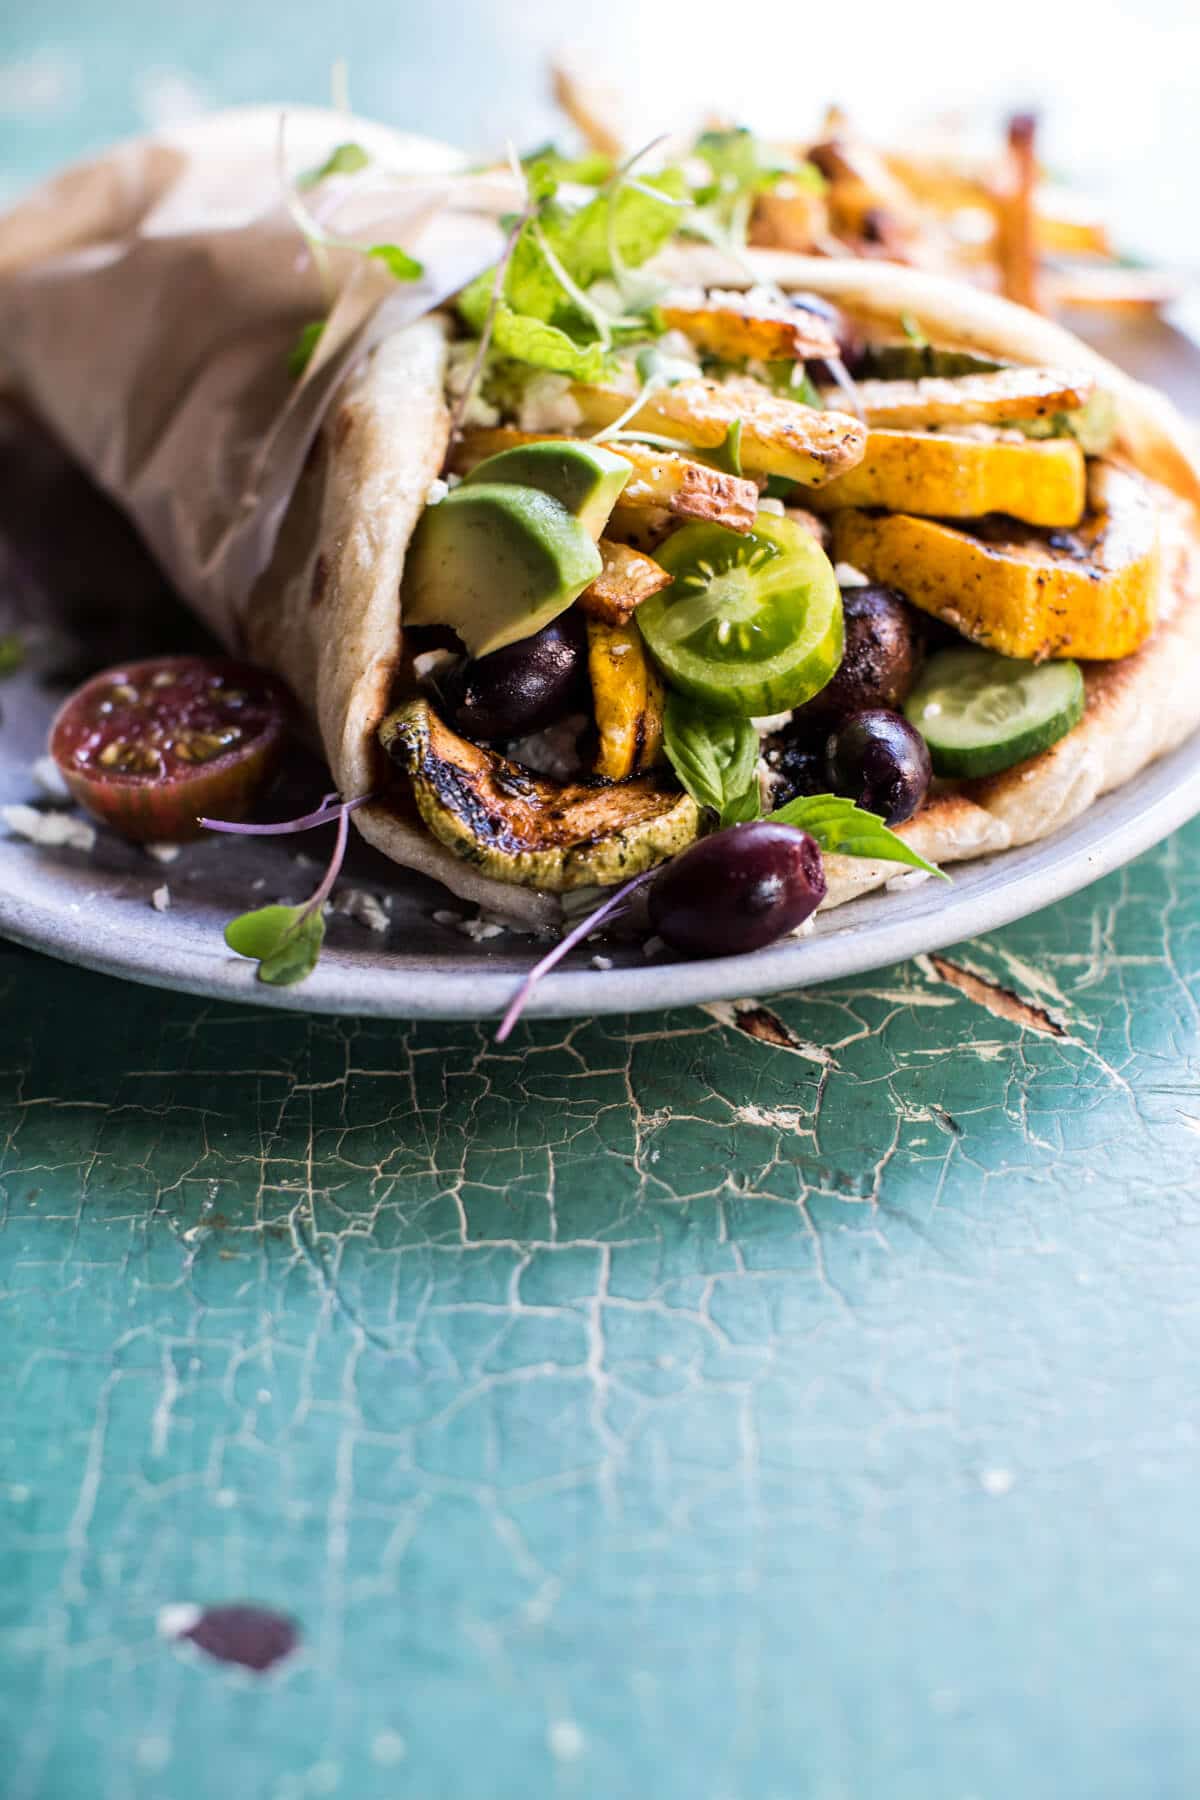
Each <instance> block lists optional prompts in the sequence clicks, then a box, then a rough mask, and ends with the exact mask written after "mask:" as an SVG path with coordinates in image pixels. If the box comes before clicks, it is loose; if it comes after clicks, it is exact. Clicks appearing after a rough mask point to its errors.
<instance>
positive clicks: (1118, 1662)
mask: <svg viewBox="0 0 1200 1800" xmlns="http://www.w3.org/2000/svg"><path fill="white" fill-rule="evenodd" d="M344 10H345V9H344ZM348 14H349V16H348V21H347V24H346V34H347V37H348V38H349V40H350V41H351V42H353V41H354V36H355V32H356V31H359V30H360V29H361V26H362V23H363V17H364V16H365V9H364V8H363V7H362V6H361V5H354V6H351V7H350V8H349V9H348ZM360 15H361V16H360ZM218 16H219V18H220V20H221V21H223V22H224V25H225V27H226V28H227V30H228V33H229V34H230V35H229V37H228V38H220V37H219V34H218V32H217V26H216V24H215V23H214V19H215V18H217V17H218ZM278 16H279V17H282V13H279V15H278ZM314 16H315V15H314ZM475 16H476V17H482V14H478V13H477V14H476V15H475ZM158 17H159V15H158V14H157V13H153V14H152V13H151V11H150V10H149V8H147V7H141V6H138V7H134V6H130V7H127V8H125V9H123V11H122V17H121V20H120V22H119V25H118V24H114V25H113V27H112V35H106V36H104V37H103V40H102V26H101V21H100V17H99V14H98V12H96V13H95V14H94V15H93V16H91V17H90V18H88V17H87V16H86V15H84V16H82V17H81V15H80V14H79V12H78V9H77V8H74V7H72V8H70V9H68V8H66V7H65V6H58V7H56V6H54V5H51V6H49V7H48V8H43V9H41V11H40V13H39V21H38V24H37V26H36V28H35V27H34V25H33V24H29V25H27V26H25V27H23V30H25V31H26V32H27V34H28V36H29V53H30V54H31V55H32V54H34V52H35V51H36V52H37V54H39V55H40V54H43V52H42V50H41V49H40V48H39V46H40V45H41V43H42V42H43V39H44V41H45V43H46V44H48V45H51V46H55V45H57V46H58V47H57V48H56V49H55V50H54V54H55V55H58V56H60V58H62V57H65V58H66V61H67V66H68V68H69V67H70V66H72V65H71V57H72V56H76V57H77V58H78V57H79V56H81V55H82V51H83V49H84V48H85V47H86V46H87V45H89V44H92V43H94V44H96V45H97V46H99V48H98V49H97V56H96V70H95V73H94V74H93V73H92V72H90V71H89V73H88V76H87V82H86V93H85V96H84V100H83V103H82V104H79V103H78V101H77V97H72V99H71V103H70V105H69V106H65V107H64V109H63V110H62V111H61V113H60V114H57V115H56V114H54V112H53V108H51V113H50V115H49V116H47V117H46V118H43V120H42V122H41V123H40V124H32V125H30V128H29V130H28V131H26V132H23V134H22V136H21V138H20V142H19V143H18V142H17V140H16V134H15V132H13V133H11V134H10V135H9V136H7V137H6V138H4V139H3V140H0V142H2V143H3V146H4V148H5V150H6V151H7V152H8V153H9V154H8V156H7V163H6V166H7V168H8V169H9V170H10V171H12V170H14V169H16V168H17V167H18V165H20V166H21V167H23V168H25V169H26V170H27V171H28V172H31V171H32V165H33V162H35V161H40V162H41V163H45V162H46V161H49V160H52V159H53V158H54V157H56V156H58V155H59V154H61V153H65V151H67V150H68V149H73V148H81V147H83V145H84V144H85V143H87V142H88V141H94V140H95V139H96V138H98V137H103V136H105V135H107V134H108V133H110V132H111V131H114V130H117V129H120V128H122V127H123V126H127V125H130V124H132V123H133V122H134V121H133V119H132V117H130V116H126V115H127V114H128V113H129V111H130V108H129V106H128V95H127V94H125V99H124V100H118V99H117V98H115V96H116V95H117V92H118V87H119V85H120V84H119V81H118V71H120V70H121V69H123V68H127V67H130V66H134V65H133V49H132V46H133V44H134V42H135V41H136V42H137V43H138V44H139V46H140V47H139V51H138V56H139V58H140V61H139V62H137V65H136V66H138V67H143V68H152V67H154V66H155V64H156V60H157V62H159V63H162V62H168V61H169V62H172V63H182V64H183V65H185V66H186V67H187V68H188V69H189V70H192V71H196V72H198V74H199V76H200V77H201V78H202V80H203V82H204V84H205V86H206V88H207V89H208V90H209V91H211V92H215V93H217V94H218V95H219V96H220V97H221V98H227V97H228V98H237V97H247V98H248V97H250V95H251V92H253V94H254V96H255V97H258V95H259V93H260V92H261V90H263V89H264V88H265V89H267V90H269V91H270V92H280V91H286V90H287V89H288V88H289V87H290V88H291V89H292V91H295V90H296V89H297V88H299V87H302V86H304V85H305V84H307V85H308V86H309V87H310V89H311V88H314V87H317V86H318V85H319V83H320V79H321V69H320V67H319V66H318V65H322V66H323V51H322V52H321V53H320V55H318V51H317V49H315V48H314V47H313V45H312V44H311V43H309V42H308V41H307V40H306V41H305V42H304V43H303V44H301V45H299V46H298V47H295V48H293V49H289V50H288V52H287V55H285V56H283V57H282V59H281V62H280V65H279V66H278V67H276V66H274V65H272V64H270V62H269V60H268V58H267V50H268V48H269V40H270V34H269V33H268V32H267V31H266V28H265V26H264V25H263V24H262V23H261V22H260V23H258V24H256V25H255V26H254V29H253V31H252V32H251V40H250V43H249V45H248V47H247V48H246V50H245V51H244V52H239V53H238V54H237V55H235V54H234V53H233V52H232V51H230V50H229V49H228V43H229V42H230V41H238V40H237V35H236V30H235V27H234V26H233V24H232V18H233V13H232V9H231V8H230V7H229V6H226V5H224V4H223V5H222V6H221V7H220V8H217V9H213V8H206V9H205V10H204V12H203V15H202V14H201V13H200V11H199V10H197V11H195V12H194V13H189V15H188V16H187V18H186V19H178V20H172V21H170V22H167V21H165V20H164V21H161V22H159V23H157V24H156V23H155V22H154V21H155V20H157V19H158ZM202 20H203V23H202ZM301 23H303V21H301ZM451 23H452V21H451V20H450V19H449V16H448V15H444V16H443V18H442V20H441V24H440V26H439V30H440V31H441V32H442V33H443V36H444V34H445V32H446V31H447V30H449V28H450V24H451ZM104 29H105V30H106V31H107V23H106V24H105V27H104ZM455 29H456V33H457V34H461V33H462V32H463V31H464V30H465V26H464V25H463V22H462V19H461V17H460V18H459V20H458V24H457V26H456V28H455ZM482 29H483V27H481V30H482ZM489 29H491V28H489ZM56 33H57V35H56ZM156 34H157V35H156ZM298 35H299V36H300V37H301V38H303V36H304V34H303V32H302V31H301V32H299V34H298ZM35 39H36V42H35ZM360 41H361V39H360ZM439 41H440V40H439ZM64 43H67V44H70V45H72V46H74V48H73V49H72V50H70V51H69V52H68V51H64V50H63V49H62V45H63V44H64ZM486 47H487V45H486V44H485V48H486ZM45 54H49V52H48V51H47V52H45ZM479 54H480V55H482V52H479ZM389 55H390V57H391V61H390V65H389V64H388V63H387V59H386V58H385V59H383V61H382V63H381V64H380V65H378V66H375V67H372V68H368V70H367V71H366V77H367V84H368V87H370V88H371V89H372V91H369V92H367V93H365V94H363V95H362V96H361V100H362V103H363V104H364V106H368V107H369V106H371V105H375V106H376V107H378V108H379V109H380V110H389V111H390V112H392V113H393V115H396V116H399V115H400V114H405V115H406V116H408V117H410V118H411V119H412V121H413V122H414V123H417V124H423V125H426V126H433V125H435V124H436V123H437V119H436V117H435V116H433V115H434V114H435V113H436V110H437V109H436V106H435V105H434V102H433V100H432V99H430V98H429V96H428V94H425V95H424V97H422V95H420V94H418V93H417V88H418V86H419V83H418V81H417V76H416V74H415V73H414V68H413V66H412V65H411V63H409V62H405V61H404V59H403V57H402V56H401V55H400V52H399V50H398V49H393V50H392V51H391V52H389ZM289 57H290V58H291V67H290V69H289V68H288V67H286V66H285V65H286V64H287V62H288V58H289ZM122 58H124V59H125V61H124V62H122ZM310 60H311V61H312V63H313V65H314V66H313V68H311V69H310V68H309V61H310ZM387 66H390V67H391V68H392V70H393V72H394V73H395V72H397V71H399V73H397V76H396V78H397V82H398V86H399V88H400V89H401V91H402V98H406V99H407V100H409V101H411V104H410V105H407V106H402V105H400V104H398V103H396V104H389V100H388V96H387V94H386V93H384V92H382V91H379V92H376V91H374V89H376V88H378V89H381V90H382V89H383V88H385V87H386V68H387ZM421 66H423V67H432V66H434V65H433V64H432V63H430V64H427V65H421ZM473 66H474V65H473ZM523 67H524V65H522V68H523ZM247 71H248V72H247ZM60 74H61V70H60ZM518 74H519V77H520V78H519V80H518V81H517V91H518V94H519V95H520V94H523V93H524V92H525V91H526V88H527V87H528V86H529V82H528V81H527V79H526V76H525V75H524V74H521V73H520V71H518ZM285 77H286V79H285ZM122 79H124V78H123V77H122ZM157 79H159V81H160V84H161V81H162V76H161V73H160V75H159V77H158V78H157ZM522 82H525V87H524V88H523V87H522V85H521V83H522ZM247 90H250V91H247ZM120 91H121V93H123V94H124V93H125V89H123V88H122V89H121V90H120ZM447 91H450V90H447ZM453 95H454V97H453V103H452V105H450V104H449V103H448V107H449V110H451V111H453V110H454V109H455V108H459V109H461V105H462V91H461V89H455V90H453ZM122 107H124V111H123V110H122ZM422 108H423V110H422ZM456 122H459V121H458V120H457V116H456V118H455V119H450V120H448V121H447V123H448V125H450V126H453V125H454V124H455V123H456ZM0 1144H2V1146H3V1152H2V1161H0V1366H2V1378H0V1763H2V1766H3V1769H4V1777H3V1782H2V1783H0V1785H2V1788H3V1792H4V1795H5V1797H6V1800H209V1797H210V1796H213V1795H217V1794H224V1793H229V1794H231V1795H236V1796H237V1797H238V1800H309V1797H319V1796H329V1795H338V1796H341V1795H345V1796H351V1797H353V1800H392V1797H393V1796H401V1795H405V1796H407V1795H412V1796H415V1797H417V1800H443V1797H445V1800H450V1797H454V1800H525V1797H527V1796H539V1797H540V1796H559V1795H561V1796H569V1797H571V1800H593V1797H595V1800H600V1797H602V1796H603V1797H604V1800H609V1797H610V1796H636V1797H638V1800H642V1797H643V1796H650V1795H653V1796H655V1797H656V1800H797V1797H798V1796H804V1797H805V1800H809V1797H811V1800H877V1797H878V1800H883V1797H886V1800H1011V1797H1012V1796H1017V1795H1019V1796H1022V1800H1051V1797H1054V1800H1060V1797H1063V1796H1071V1797H1072V1800H1073V1797H1075V1796H1079V1797H1081V1800H1082V1797H1084V1796H1086V1797H1087V1800H1127V1797H1130V1796H1138V1797H1139V1800H1142V1797H1153V1800H1176V1797H1178V1800H1185V1797H1187V1800H1190V1797H1191V1796H1193V1795H1194V1794H1195V1793H1196V1792H1197V1789H1198V1786H1200V1738H1198V1735H1197V1731H1196V1726H1195V1699H1194V1695H1195V1688H1196V1681H1197V1676H1198V1674H1200V1656H1198V1653H1197V1649H1196V1629H1195V1615H1196V1606H1197V1597H1198V1591H1200V1586H1198V1576H1200V1570H1198V1567H1197V1563H1198V1557H1200V1524H1198V1522H1197V1500H1196V1493H1197V1465H1198V1440H1197V1430H1198V1426H1200V1421H1198V1418H1197V1404H1196V1375H1195V1371H1196V1367H1197V1353H1198V1350H1200V1308H1198V1307H1197V1302H1196V1292H1197V1277H1198V1275H1200V1231H1198V1225H1200V1208H1198V1206H1197V1201H1198V1199H1200V1178H1198V1176H1197V1151H1198V1149H1200V825H1194V826H1192V827H1191V828H1189V829H1188V830H1186V831H1184V832H1183V833H1181V834H1180V835H1179V836H1178V837H1177V838H1175V839H1174V840H1173V841H1172V842H1170V843H1168V844H1166V845H1165V846H1163V847H1162V848H1161V849H1159V850H1158V851H1156V852H1154V853H1153V854H1151V855H1149V856H1147V857H1144V858H1143V859H1142V860H1141V861H1140V862H1138V863H1136V864H1135V865H1133V866H1132V867H1130V868H1129V869H1128V870H1126V871H1125V872H1124V873H1122V874H1120V875H1118V876H1114V877H1112V878H1110V879H1109V880H1107V881H1105V882H1104V883H1103V884H1101V885H1100V886H1099V887H1097V888H1095V889H1093V890H1092V891H1090V892H1089V893H1086V894H1083V895H1080V896H1078V897H1077V898H1075V899H1074V900H1072V901H1070V902H1068V903H1066V904H1064V905H1062V906H1060V907H1057V908H1055V909H1054V910H1053V911H1052V912H1049V913H1046V914H1043V915H1041V916H1039V917H1037V918H1034V919H1030V920H1027V921H1025V922H1024V923H1023V924H1020V925H1018V926H1015V927H1012V928H1010V929H1009V930H1007V931H1004V932H1001V933H998V934H996V935H995V936H994V937H992V938H990V939H988V940H987V941H986V942H977V943H972V944H968V945H963V946H960V947H959V948H957V949H955V950H953V951H951V952H948V953H947V954H946V956H944V957H940V958H937V959H933V960H930V961H928V962H925V963H922V964H920V965H911V966H907V967H904V968H895V969H890V970H886V971H884V972H882V973H880V974H879V975H877V976H874V977H871V978H867V979H864V980H862V981H860V982H855V983H853V984H850V985H847V986H844V987H838V988H827V989H824V990H818V991H816V992H812V993H809V994H806V995H800V996H795V997H788V998H784V999H782V1000H778V1001H772V1002H770V1003H769V1007H768V1009H767V1010H766V1012H764V1013H761V1014H755V1013H753V1012H752V1011H744V1012H743V1013H742V1014H740V1015H738V1016H736V1017H730V1015H728V1014H727V1013H726V1014H725V1015H724V1016H723V1017H722V1018H716V1017H713V1016H711V1015H708V1014H705V1013H701V1012H686V1013H679V1014H677V1015H672V1016H668V1017H665V1018H651V1019H645V1018H642V1019H631V1020H625V1021H621V1020H610V1021H604V1022H598V1023H588V1022H581V1023H578V1024H575V1025H570V1026H560V1025H554V1024H545V1025H531V1026H524V1027H521V1028H520V1029H519V1030H518V1032H517V1034H516V1036H515V1038H514V1040H513V1042H512V1043H511V1044H510V1045H508V1046H507V1047H506V1048H505V1049H504V1050H497V1049H496V1048H495V1046H494V1045H493V1044H492V1042H491V1039H490V1034H489V1031H488V1029H486V1028H480V1029H474V1028H471V1027H463V1026H435V1025H428V1026H421V1027H419V1028H416V1027H405V1026H403V1025H394V1024H386V1023H377V1022H376V1023H359V1024H356V1023H353V1022H348V1021H345V1020H328V1019H313V1020H305V1019H302V1018H292V1017H286V1016H269V1015H267V1014H265V1013H258V1012H255V1011H252V1010H249V1009H234V1008H231V1007H226V1006H217V1005H208V1004H205V1003H203V1002H199V1001H195V1000H191V999H187V998H183V997H180V996H176V995H169V994H158V993H154V992H150V991H147V990H143V989H134V988H122V987H119V986H117V985H116V984H114V983H112V982H109V981H106V980H104V979H102V978H100V977H97V976H91V975H85V974H81V973H79V972H77V971H72V970H70V969H67V968H65V967H61V966H58V965H56V964H53V963H50V962H47V961H43V960H41V959H39V958H37V957H35V956H32V955H30V954H27V953H25V952H21V951H18V950H15V949H12V948H4V947H0ZM247 1600H254V1601H258V1602H262V1603H264V1604H267V1605H269V1606H272V1607H275V1608H278V1609H280V1610H282V1611H284V1612H286V1613H288V1614H290V1615H291V1616H292V1617H294V1619H295V1620H296V1621H297V1623H298V1626H299V1629H300V1632H301V1634H302V1635H301V1644H300V1648H299V1650H298V1651H297V1653H296V1654H295V1655H293V1656H291V1657H290V1658H288V1659H287V1660H286V1661H284V1662H283V1663H281V1664H280V1665H279V1666H278V1667H277V1668H276V1669H275V1670H274V1671H273V1672H272V1673H270V1674H268V1675H266V1676H264V1677H254V1676H251V1675H249V1674H247V1673H245V1672H243V1671H238V1670H236V1669H231V1668H229V1667H227V1666H225V1665H222V1664H219V1663H217V1662H214V1661H212V1660H210V1659H208V1658H205V1657H204V1656H202V1655H201V1654H200V1653H199V1652H198V1651H197V1650H195V1649H194V1648H192V1647H191V1646H189V1645H187V1644H181V1643H179V1642H172V1641H169V1639H168V1638H167V1637H166V1636H164V1635H163V1631H162V1622H163V1619H164V1609H167V1610H166V1613H165V1617H166V1619H167V1620H168V1621H169V1620H170V1619H172V1618H174V1617H177V1616H178V1615H177V1614H175V1613H173V1612H172V1611H171V1610H170V1609H174V1608H179V1607H181V1606H188V1605H194V1604H198V1605H203V1604H212V1603H222V1602H233V1601H247Z"/></svg>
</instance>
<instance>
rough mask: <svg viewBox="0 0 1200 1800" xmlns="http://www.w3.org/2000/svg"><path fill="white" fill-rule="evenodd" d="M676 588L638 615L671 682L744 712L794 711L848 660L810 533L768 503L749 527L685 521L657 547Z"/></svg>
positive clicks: (828, 575)
mask: <svg viewBox="0 0 1200 1800" xmlns="http://www.w3.org/2000/svg"><path fill="white" fill-rule="evenodd" d="M655 554H656V557H657V560H658V561H659V562H660V563H661V564H662V566H663V568H664V569H665V570H666V571H667V573H668V574H669V575H670V576H671V578H672V579H671V585H670V587H665V588H662V589H660V590H659V592H658V593H657V594H652V595H651V596H650V598H649V599H648V600H644V601H643V602H642V604H641V606H639V607H638V610H637V613H636V615H635V616H636V618H637V621H638V624H639V626H640V627H641V631H642V636H643V637H644V638H645V640H646V643H647V645H648V646H649V649H650V653H651V655H652V656H653V658H654V660H655V662H656V663H657V664H658V666H659V668H660V669H661V670H662V672H663V674H664V676H665V677H666V679H667V681H668V682H669V683H670V684H671V686H672V687H676V688H679V689H680V690H681V691H682V692H683V693H685V694H690V695H691V696H692V698H693V699H695V700H698V701H700V702H701V704H702V705H704V706H708V707H711V708H713V709H714V710H715V711H717V712H726V713H737V714H739V715H741V716H742V717H743V718H752V717H760V716H762V715H763V714H766V713H779V712H788V711H790V710H791V708H792V707H794V706H800V705H802V704H803V703H804V701H805V700H809V699H811V698H812V696H813V695H814V694H815V693H817V692H819V690H820V689H821V688H823V687H824V686H825V684H826V682H827V681H828V680H829V679H830V678H831V676H832V675H833V674H834V671H835V670H836V669H837V667H838V664H839V663H840V662H841V660H842V647H843V646H842V599H841V594H840V593H839V591H838V584H837V579H836V577H835V575H834V573H833V569H832V567H831V565H830V562H829V559H828V557H827V556H826V555H825V554H824V552H823V551H822V549H821V547H820V545H819V544H818V543H817V541H816V539H815V538H814V537H813V536H812V534H811V533H810V532H807V531H805V530H803V529H802V528H801V527H800V526H799V525H794V524H793V523H792V521H791V520H790V519H785V518H780V517H778V516H777V515H775V514H774V513H762V512H760V513H759V515H758V517H757V518H756V520H755V522H754V530H753V531H752V532H750V533H749V534H748V535H744V536H743V535H739V533H737V532H735V531H727V530H726V529H725V527H724V526H722V525H685V526H684V527H683V528H682V530H680V531H677V532H675V533H674V534H673V536H671V537H669V538H668V539H667V541H666V543H665V544H662V545H661V546H660V547H659V549H658V550H657V551H656V553H655Z"/></svg>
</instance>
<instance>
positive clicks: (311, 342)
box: [287, 319, 325, 381]
mask: <svg viewBox="0 0 1200 1800" xmlns="http://www.w3.org/2000/svg"><path fill="white" fill-rule="evenodd" d="M324 329H325V321H324V319H310V320H309V322H308V324H307V325H305V326H302V327H301V330H300V335H299V336H298V337H297V339H296V341H295V343H294V344H293V345H292V347H291V349H290V350H289V351H288V359H287V366H288V374H289V375H290V376H291V377H292V379H293V381H299V379H300V377H301V376H302V375H303V373H304V371H305V369H307V367H308V365H309V363H310V362H311V361H312V359H313V353H314V352H315V350H316V348H317V344H318V342H319V341H320V337H321V333H322V332H323V331H324Z"/></svg>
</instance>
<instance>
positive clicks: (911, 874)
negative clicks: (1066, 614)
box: [884, 869, 929, 894]
mask: <svg viewBox="0 0 1200 1800" xmlns="http://www.w3.org/2000/svg"><path fill="white" fill-rule="evenodd" d="M928 880H929V870H928V869H905V870H904V871H903V873H902V874H900V875H893V876H892V878H891V880H890V881H887V882H885V883H884V886H885V887H886V888H887V891H888V893H889V894H902V893H903V892H904V890H905V889H906V888H915V887H920V885H921V883H922V882H923V881H928Z"/></svg>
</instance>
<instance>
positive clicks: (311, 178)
mask: <svg viewBox="0 0 1200 1800" xmlns="http://www.w3.org/2000/svg"><path fill="white" fill-rule="evenodd" d="M370 160H371V159H370V157H369V156H368V155H367V153H366V151H365V150H364V149H363V147H362V145H361V144H339V145H338V147H337V149H336V150H333V151H331V152H330V154H329V155H328V156H327V157H326V159H325V161H324V162H323V163H322V164H321V166H320V168H319V169H310V170H309V171H308V173H307V174H306V175H301V176H299V177H298V179H297V181H296V186H297V187H298V188H311V187H316V185H317V183H318V182H319V181H324V179H325V177H326V176H327V175H357V173H358V171H359V170H360V169H365V168H366V166H367V164H368V163H369V162H370Z"/></svg>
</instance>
